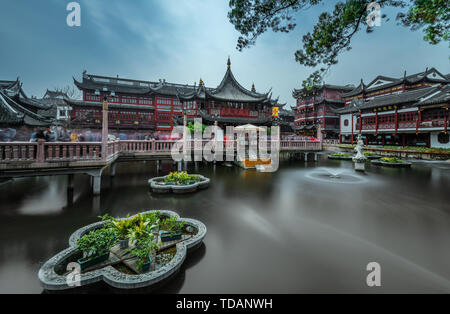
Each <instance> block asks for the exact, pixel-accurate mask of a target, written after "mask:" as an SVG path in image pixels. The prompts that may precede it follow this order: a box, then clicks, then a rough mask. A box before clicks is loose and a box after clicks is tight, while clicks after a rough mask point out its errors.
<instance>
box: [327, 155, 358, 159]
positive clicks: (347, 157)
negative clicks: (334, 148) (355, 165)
mask: <svg viewBox="0 0 450 314" xmlns="http://www.w3.org/2000/svg"><path fill="white" fill-rule="evenodd" d="M328 159H333V160H352V159H353V156H333V155H328Z"/></svg>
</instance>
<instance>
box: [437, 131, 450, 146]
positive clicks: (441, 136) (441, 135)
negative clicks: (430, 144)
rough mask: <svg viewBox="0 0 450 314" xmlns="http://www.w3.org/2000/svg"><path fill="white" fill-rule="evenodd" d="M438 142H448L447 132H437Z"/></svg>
mask: <svg viewBox="0 0 450 314" xmlns="http://www.w3.org/2000/svg"><path fill="white" fill-rule="evenodd" d="M438 142H439V143H440V144H448V142H449V134H448V133H439V135H438Z"/></svg>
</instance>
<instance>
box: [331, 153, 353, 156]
mask: <svg viewBox="0 0 450 314" xmlns="http://www.w3.org/2000/svg"><path fill="white" fill-rule="evenodd" d="M331 156H333V157H350V156H351V155H350V154H349V153H334V154H332V155H331Z"/></svg>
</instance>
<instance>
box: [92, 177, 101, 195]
mask: <svg viewBox="0 0 450 314" xmlns="http://www.w3.org/2000/svg"><path fill="white" fill-rule="evenodd" d="M92 179H93V182H92V192H93V194H94V195H100V192H101V188H102V176H101V175H96V176H93V177H92Z"/></svg>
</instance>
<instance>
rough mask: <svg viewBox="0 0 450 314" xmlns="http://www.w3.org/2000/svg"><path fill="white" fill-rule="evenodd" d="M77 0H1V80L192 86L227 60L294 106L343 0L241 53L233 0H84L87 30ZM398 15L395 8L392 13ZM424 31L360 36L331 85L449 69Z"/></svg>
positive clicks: (443, 51)
mask: <svg viewBox="0 0 450 314" xmlns="http://www.w3.org/2000/svg"><path fill="white" fill-rule="evenodd" d="M69 2H71V1H69V0H39V1H31V0H2V5H1V10H0V26H1V27H0V38H1V41H0V80H13V79H15V78H16V77H20V79H21V81H22V82H23V83H24V85H23V87H24V90H25V92H26V93H27V94H28V95H29V96H30V95H34V96H37V97H42V96H43V95H44V93H45V91H46V89H47V88H48V89H54V88H62V87H65V86H67V85H70V86H71V87H73V86H74V85H73V80H72V77H75V78H77V79H78V80H81V74H82V71H83V70H86V71H87V72H88V73H89V74H97V75H105V76H116V75H119V76H120V77H122V78H130V79H138V80H148V81H158V80H159V79H166V81H168V82H173V83H180V84H193V83H194V82H197V84H198V82H199V80H200V78H201V79H203V81H204V82H205V84H206V85H207V86H208V87H216V86H218V85H219V84H220V81H221V80H222V78H223V75H224V74H225V71H226V62H227V58H228V56H230V58H231V63H232V64H231V69H232V71H233V73H234V75H235V77H236V78H237V80H238V81H239V82H240V83H241V85H243V86H244V87H246V88H248V89H251V86H252V83H254V84H255V86H256V89H257V91H258V92H261V93H263V92H264V93H265V92H267V91H268V90H269V89H270V88H272V92H273V96H275V97H277V96H280V102H281V103H287V104H288V105H294V104H295V100H294V99H293V98H292V90H293V89H294V88H300V86H301V83H302V81H303V80H304V79H305V78H306V77H307V76H308V75H309V74H310V73H311V72H312V71H313V69H311V68H306V67H304V66H302V65H300V64H299V63H296V62H295V59H294V52H295V51H296V50H297V49H299V48H300V47H301V44H302V42H301V38H302V35H303V34H305V33H306V32H308V31H311V30H312V28H313V26H314V24H315V22H316V21H317V16H318V14H319V13H320V12H322V11H324V10H330V9H331V5H332V4H333V3H335V2H336V1H327V4H326V5H325V4H324V5H319V6H318V7H315V8H312V9H309V10H307V11H303V12H301V13H299V14H298V15H297V16H296V21H297V27H296V29H295V30H294V31H293V32H290V33H288V34H285V33H273V32H272V31H269V32H267V33H265V34H264V35H263V36H261V37H260V38H259V39H258V41H257V43H256V45H255V46H253V47H251V48H250V49H245V50H244V51H242V52H239V51H237V50H236V41H237V39H238V37H239V33H238V32H237V31H236V30H235V29H234V26H233V25H232V24H231V23H230V22H229V20H228V18H227V13H228V11H229V7H228V1H227V0H188V1H184V0H79V1H77V2H78V3H79V4H80V7H81V26H80V27H69V26H67V24H66V17H67V15H68V14H69V12H68V11H66V6H67V4H68V3H69ZM382 13H386V14H388V15H389V16H391V17H395V14H396V13H395V12H394V11H392V10H386V11H384V12H382ZM422 38H423V33H422V32H421V31H417V32H411V31H410V30H408V29H406V28H404V27H401V26H397V25H396V22H395V19H394V18H393V19H391V21H389V22H388V23H383V24H382V25H381V27H377V28H376V30H375V32H374V33H372V34H366V33H365V32H364V31H362V32H360V33H358V34H357V35H356V36H355V37H354V39H353V49H352V50H351V51H349V52H345V53H344V54H342V55H341V56H340V58H339V64H337V65H336V66H334V67H332V69H331V71H330V73H329V74H328V75H327V77H326V78H325V82H326V83H329V84H339V85H347V84H355V85H357V84H359V82H360V80H361V78H362V79H363V80H364V82H366V83H368V82H370V81H371V80H372V79H374V78H375V77H376V76H377V75H385V76H394V77H401V76H403V73H404V71H405V70H406V71H407V73H409V74H412V73H416V72H420V71H424V70H425V69H426V68H427V67H436V68H437V69H438V70H439V71H441V72H443V73H444V74H447V73H450V63H449V46H448V43H441V44H439V45H436V46H432V45H429V44H428V43H426V42H424V41H423V39H422Z"/></svg>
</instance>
